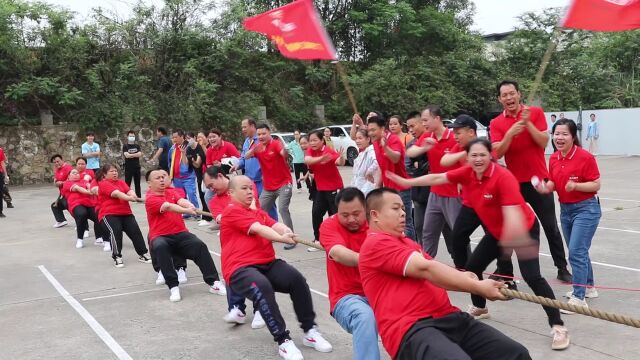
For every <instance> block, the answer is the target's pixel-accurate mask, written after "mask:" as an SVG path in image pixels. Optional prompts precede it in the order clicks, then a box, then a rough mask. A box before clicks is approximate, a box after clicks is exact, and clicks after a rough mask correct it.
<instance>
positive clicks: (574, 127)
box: [551, 118, 582, 147]
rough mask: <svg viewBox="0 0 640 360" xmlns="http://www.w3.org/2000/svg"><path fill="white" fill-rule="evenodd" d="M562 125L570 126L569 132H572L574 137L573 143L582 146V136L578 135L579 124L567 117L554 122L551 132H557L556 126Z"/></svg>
mask: <svg viewBox="0 0 640 360" xmlns="http://www.w3.org/2000/svg"><path fill="white" fill-rule="evenodd" d="M560 125H565V126H566V127H567V128H569V133H570V134H571V137H573V143H574V144H575V145H577V146H579V147H582V145H580V137H578V125H576V122H575V121H573V120H571V119H566V118H565V119H560V120H558V121H556V122H555V123H554V124H553V127H552V128H551V133H555V132H556V127H557V126H560Z"/></svg>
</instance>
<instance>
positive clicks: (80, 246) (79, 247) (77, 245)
mask: <svg viewBox="0 0 640 360" xmlns="http://www.w3.org/2000/svg"><path fill="white" fill-rule="evenodd" d="M83 247H84V241H82V239H78V241H76V249H82V248H83Z"/></svg>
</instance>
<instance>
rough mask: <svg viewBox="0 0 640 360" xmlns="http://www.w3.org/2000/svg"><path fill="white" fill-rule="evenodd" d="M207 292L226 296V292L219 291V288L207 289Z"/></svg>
mask: <svg viewBox="0 0 640 360" xmlns="http://www.w3.org/2000/svg"><path fill="white" fill-rule="evenodd" d="M209 292H210V293H212V294H215V295H220V296H227V293H224V294H223V293H221V292H220V290H213V289H209Z"/></svg>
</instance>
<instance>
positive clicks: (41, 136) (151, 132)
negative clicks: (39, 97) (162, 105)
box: [0, 125, 156, 185]
mask: <svg viewBox="0 0 640 360" xmlns="http://www.w3.org/2000/svg"><path fill="white" fill-rule="evenodd" d="M130 129H131V130H133V131H135V132H136V137H137V143H138V144H140V146H141V147H142V153H143V158H142V159H140V163H141V165H142V168H143V173H144V171H145V168H148V167H150V164H149V162H148V161H149V159H150V158H151V157H152V156H153V153H154V151H155V143H156V132H155V128H152V127H146V126H144V125H131V127H127V126H123V129H122V130H119V129H109V130H107V131H106V132H104V133H96V140H95V141H96V142H97V143H98V144H100V148H101V151H102V157H101V159H100V164H104V163H105V162H114V163H116V164H119V165H121V164H122V163H123V156H122V145H123V144H124V142H126V136H127V134H126V133H127V131H129V130H130ZM85 141H86V136H85V134H84V131H82V130H80V129H79V128H78V127H75V126H72V125H48V126H6V127H0V147H2V148H3V149H4V150H5V153H6V155H7V158H8V170H9V176H10V179H11V184H14V185H27V184H42V183H47V182H53V176H52V174H53V166H52V165H51V164H50V163H49V159H50V158H51V156H52V155H54V154H61V155H62V156H63V158H64V160H65V161H67V162H69V163H73V162H74V160H75V159H76V158H77V157H78V156H80V155H81V152H80V146H81V145H82V143H84V142H85Z"/></svg>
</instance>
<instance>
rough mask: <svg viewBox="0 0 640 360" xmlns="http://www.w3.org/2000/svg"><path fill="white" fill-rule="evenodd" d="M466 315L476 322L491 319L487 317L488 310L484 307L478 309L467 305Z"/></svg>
mask: <svg viewBox="0 0 640 360" xmlns="http://www.w3.org/2000/svg"><path fill="white" fill-rule="evenodd" d="M467 313H468V314H469V315H471V316H473V318H474V319H476V320H482V319H488V318H490V317H491V315H489V309H487V308H486V307H483V308H479V307H475V306H473V305H469V310H467Z"/></svg>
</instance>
